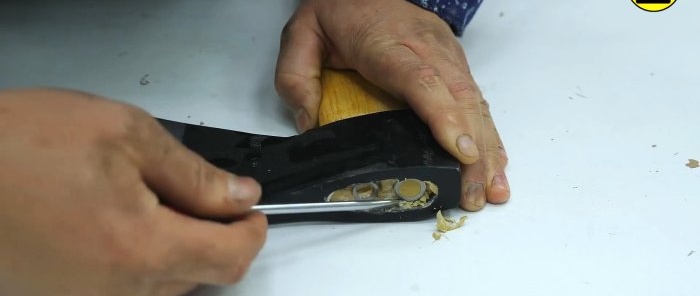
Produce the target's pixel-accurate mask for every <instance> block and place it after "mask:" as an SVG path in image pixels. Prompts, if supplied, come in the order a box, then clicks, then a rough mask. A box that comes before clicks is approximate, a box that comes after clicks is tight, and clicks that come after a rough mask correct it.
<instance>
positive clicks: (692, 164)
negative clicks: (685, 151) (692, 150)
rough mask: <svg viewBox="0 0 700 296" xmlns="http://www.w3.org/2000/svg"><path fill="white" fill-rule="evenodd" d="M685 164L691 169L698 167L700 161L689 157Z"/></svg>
mask: <svg viewBox="0 0 700 296" xmlns="http://www.w3.org/2000/svg"><path fill="white" fill-rule="evenodd" d="M685 166H687V167H689V168H691V169H696V168H698V167H700V162H698V160H697V159H688V163H686V164H685Z"/></svg>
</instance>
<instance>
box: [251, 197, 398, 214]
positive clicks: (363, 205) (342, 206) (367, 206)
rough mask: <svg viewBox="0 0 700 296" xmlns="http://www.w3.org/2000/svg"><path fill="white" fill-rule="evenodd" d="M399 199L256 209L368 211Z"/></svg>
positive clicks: (258, 208)
mask: <svg viewBox="0 0 700 296" xmlns="http://www.w3.org/2000/svg"><path fill="white" fill-rule="evenodd" d="M398 202H399V201H397V200H377V201H336V202H317V203H299V204H275V205H256V206H253V210H254V211H260V212H263V214H266V215H278V214H304V213H325V212H345V211H367V210H372V209H376V208H382V207H386V206H391V205H395V204H397V203H398Z"/></svg>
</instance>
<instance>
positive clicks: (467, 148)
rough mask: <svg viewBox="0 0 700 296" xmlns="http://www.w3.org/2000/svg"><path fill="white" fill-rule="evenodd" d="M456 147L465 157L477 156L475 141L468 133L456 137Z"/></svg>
mask: <svg viewBox="0 0 700 296" xmlns="http://www.w3.org/2000/svg"><path fill="white" fill-rule="evenodd" d="M457 149H459V152H460V153H462V154H463V155H464V156H467V157H479V149H477V147H476V143H474V140H472V137H471V136H469V135H466V134H465V135H461V136H459V138H457Z"/></svg>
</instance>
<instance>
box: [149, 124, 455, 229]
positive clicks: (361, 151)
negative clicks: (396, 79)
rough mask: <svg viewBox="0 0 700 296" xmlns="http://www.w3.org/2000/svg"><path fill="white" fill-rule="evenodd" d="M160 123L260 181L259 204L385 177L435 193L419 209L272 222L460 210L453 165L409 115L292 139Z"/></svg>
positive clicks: (212, 158)
mask: <svg viewBox="0 0 700 296" xmlns="http://www.w3.org/2000/svg"><path fill="white" fill-rule="evenodd" d="M160 122H161V124H163V126H165V128H166V129H167V130H168V131H169V132H170V133H171V134H173V135H174V136H175V137H176V138H177V139H179V140H180V141H181V142H182V143H183V144H184V145H185V146H186V147H188V148H189V149H191V150H193V151H194V152H196V153H198V154H199V155H201V156H202V157H204V159H206V160H207V161H209V162H211V163H212V164H214V165H216V166H217V167H220V168H222V169H224V170H227V171H229V172H231V173H234V174H236V175H243V176H250V177H252V178H254V179H256V180H257V181H258V182H260V184H261V185H262V189H263V195H262V199H261V202H260V204H286V203H316V202H329V200H328V197H329V196H330V195H331V194H332V193H333V192H335V191H337V190H339V189H343V188H351V187H352V186H353V185H356V184H369V183H372V184H376V182H379V181H381V180H389V179H391V180H399V181H400V180H405V179H417V180H422V181H429V182H431V183H432V184H434V185H437V188H438V192H435V193H436V194H437V195H435V196H434V198H432V199H431V200H430V202H429V203H428V204H426V205H425V206H423V207H418V208H402V209H400V210H394V211H375V212H360V211H355V212H333V213H307V214H288V215H274V216H270V217H269V220H270V222H271V223H278V222H295V221H312V220H326V221H342V222H387V221H415V220H421V219H425V218H428V217H431V216H433V215H434V213H435V212H437V211H438V210H440V209H446V208H454V207H457V206H458V205H459V201H460V191H461V189H460V188H461V187H460V170H459V168H460V164H459V162H458V161H457V160H456V159H455V158H454V157H452V156H451V155H450V154H449V153H447V152H446V151H445V150H444V149H443V148H442V147H441V146H440V145H439V144H438V143H437V142H436V141H435V140H434V138H433V136H432V134H431V133H430V130H429V129H428V127H427V126H426V125H425V124H424V123H423V122H422V121H421V120H420V119H419V118H418V117H417V116H416V115H415V114H414V113H413V112H411V111H408V110H399V111H386V112H380V113H374V114H370V115H364V116H358V117H353V118H349V119H344V120H340V121H336V122H333V123H330V124H327V125H324V126H321V127H318V128H316V129H312V130H309V131H307V132H305V133H303V134H301V135H297V136H292V137H274V136H266V135H256V134H250V133H242V132H237V131H230V130H224V129H218V128H212V127H205V126H198V125H192V124H185V123H180V122H174V121H168V120H163V119H160ZM373 186H374V185H373ZM375 187H376V186H375Z"/></svg>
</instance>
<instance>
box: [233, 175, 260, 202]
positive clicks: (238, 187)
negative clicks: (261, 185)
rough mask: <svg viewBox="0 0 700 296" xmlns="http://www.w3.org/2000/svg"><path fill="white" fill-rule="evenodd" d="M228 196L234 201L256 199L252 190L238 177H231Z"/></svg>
mask: <svg viewBox="0 0 700 296" xmlns="http://www.w3.org/2000/svg"><path fill="white" fill-rule="evenodd" d="M228 196H229V198H230V199H233V200H248V199H251V198H253V197H254V196H253V193H252V191H251V190H250V188H247V186H245V183H244V182H241V181H240V179H239V178H238V177H236V176H230V177H229V179H228Z"/></svg>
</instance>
